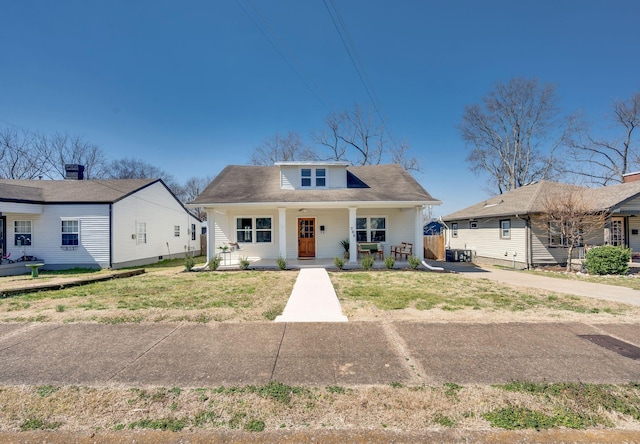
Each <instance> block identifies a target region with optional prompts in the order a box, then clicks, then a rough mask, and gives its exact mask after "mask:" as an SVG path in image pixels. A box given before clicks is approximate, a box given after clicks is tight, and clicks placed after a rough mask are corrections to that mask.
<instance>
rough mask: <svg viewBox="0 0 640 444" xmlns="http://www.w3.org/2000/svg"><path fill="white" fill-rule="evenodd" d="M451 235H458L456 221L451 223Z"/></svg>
mask: <svg viewBox="0 0 640 444" xmlns="http://www.w3.org/2000/svg"><path fill="white" fill-rule="evenodd" d="M451 237H458V222H453V223H452V224H451Z"/></svg>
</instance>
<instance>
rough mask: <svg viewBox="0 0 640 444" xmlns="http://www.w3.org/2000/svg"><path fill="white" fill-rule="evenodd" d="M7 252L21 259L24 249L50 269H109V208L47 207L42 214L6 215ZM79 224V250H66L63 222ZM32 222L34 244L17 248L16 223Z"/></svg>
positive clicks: (106, 206) (104, 206) (93, 206)
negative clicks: (63, 245)
mask: <svg viewBox="0 0 640 444" xmlns="http://www.w3.org/2000/svg"><path fill="white" fill-rule="evenodd" d="M6 216H7V251H8V252H10V253H11V256H12V257H14V258H18V257H20V256H22V250H24V251H25V253H26V254H28V255H30V256H36V257H37V258H38V259H39V260H42V261H43V262H44V263H45V264H46V265H47V267H49V268H59V267H60V266H65V265H66V266H85V267H88V266H93V267H108V266H109V206H108V205H105V204H95V205H46V206H44V212H43V213H42V214H41V215H29V214H7V215H6ZM63 219H65V220H67V219H77V220H78V221H79V230H80V233H79V239H78V243H79V245H78V247H77V248H68V249H63V247H62V245H61V244H62V220H63ZM16 220H31V221H32V244H31V245H30V246H15V245H14V231H13V222H14V221H16Z"/></svg>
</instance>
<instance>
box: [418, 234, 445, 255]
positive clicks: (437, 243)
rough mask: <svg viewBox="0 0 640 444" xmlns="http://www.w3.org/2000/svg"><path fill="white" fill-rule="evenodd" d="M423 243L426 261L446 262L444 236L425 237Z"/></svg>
mask: <svg viewBox="0 0 640 444" xmlns="http://www.w3.org/2000/svg"><path fill="white" fill-rule="evenodd" d="M423 242H424V258H425V259H432V260H436V261H443V260H444V234H436V235H433V236H424V241H423Z"/></svg>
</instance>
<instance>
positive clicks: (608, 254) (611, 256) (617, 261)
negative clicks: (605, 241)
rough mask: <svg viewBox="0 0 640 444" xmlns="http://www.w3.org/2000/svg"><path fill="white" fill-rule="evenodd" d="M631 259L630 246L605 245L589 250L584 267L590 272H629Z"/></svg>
mask: <svg viewBox="0 0 640 444" xmlns="http://www.w3.org/2000/svg"><path fill="white" fill-rule="evenodd" d="M630 260H631V251H630V250H629V249H628V248H622V247H614V246H611V245H604V246H602V247H595V248H592V249H590V250H589V251H587V254H586V255H585V261H584V267H585V268H586V269H587V271H588V272H589V273H590V274H627V272H628V271H629V261H630Z"/></svg>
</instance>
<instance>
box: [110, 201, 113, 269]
mask: <svg viewBox="0 0 640 444" xmlns="http://www.w3.org/2000/svg"><path fill="white" fill-rule="evenodd" d="M109 268H110V269H113V204H111V203H110V204H109Z"/></svg>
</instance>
